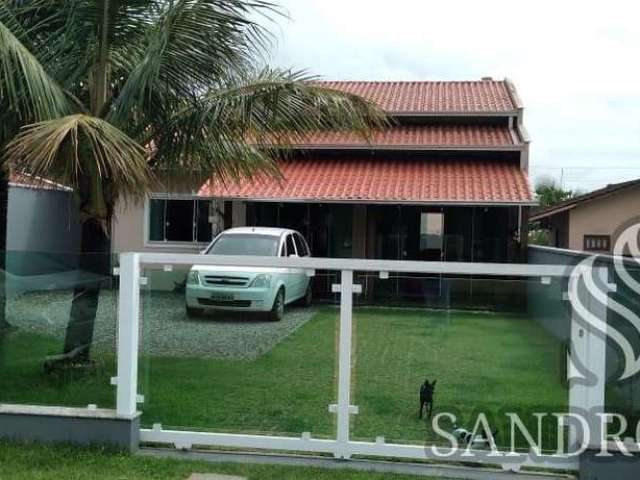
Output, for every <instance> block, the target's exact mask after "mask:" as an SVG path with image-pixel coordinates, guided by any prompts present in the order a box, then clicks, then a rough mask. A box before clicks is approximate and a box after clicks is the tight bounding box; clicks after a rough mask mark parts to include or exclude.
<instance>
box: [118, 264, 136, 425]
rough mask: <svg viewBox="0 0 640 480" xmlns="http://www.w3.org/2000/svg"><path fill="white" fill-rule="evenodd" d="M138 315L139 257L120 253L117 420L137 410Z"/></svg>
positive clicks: (129, 415)
mask: <svg viewBox="0 0 640 480" xmlns="http://www.w3.org/2000/svg"><path fill="white" fill-rule="evenodd" d="M139 314H140V258H139V254H137V253H123V254H121V255H120V290H119V295H118V335H117V344H118V376H117V377H116V385H117V397H116V413H117V414H118V416H121V417H132V416H134V415H135V414H136V411H137V393H138V337H139V323H140V320H139Z"/></svg>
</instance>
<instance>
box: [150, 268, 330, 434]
mask: <svg viewBox="0 0 640 480" xmlns="http://www.w3.org/2000/svg"><path fill="white" fill-rule="evenodd" d="M143 271H144V277H145V278H146V279H147V283H146V286H144V287H143V291H142V309H141V357H140V364H139V383H140V388H139V390H140V391H141V393H143V394H144V397H145V398H144V404H142V405H141V406H140V409H141V410H142V411H143V417H142V421H143V424H144V425H145V426H146V427H150V426H152V425H153V424H156V423H159V424H161V425H162V427H163V428H164V429H180V430H195V431H213V432H233V433H253V434H266V435H285V436H289V435H291V436H300V435H301V434H302V433H303V432H310V433H311V435H312V436H313V437H316V438H322V437H329V438H331V437H334V436H335V425H334V423H335V418H334V417H335V415H334V414H332V413H329V411H328V406H329V404H331V403H335V399H336V398H337V393H336V383H335V379H336V372H335V370H336V358H337V357H336V355H337V354H336V335H337V333H336V332H337V329H338V318H339V310H338V308H337V307H335V306H332V305H328V304H324V303H322V302H320V301H318V300H317V299H314V297H313V292H314V283H315V282H316V278H315V277H313V276H309V275H311V274H312V273H313V272H310V271H305V270H301V269H299V270H289V269H268V268H250V267H223V266H219V267H216V266H203V265H200V266H194V267H193V268H184V267H175V268H173V269H172V271H166V270H165V269H163V268H151V267H143ZM319 281H326V278H321V279H320V280H319ZM309 292H311V295H309ZM283 298H284V303H285V305H284V307H283V310H282V312H281V313H279V311H278V310H279V306H280V304H281V303H282V299H283Z"/></svg>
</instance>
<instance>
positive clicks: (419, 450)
mask: <svg viewBox="0 0 640 480" xmlns="http://www.w3.org/2000/svg"><path fill="white" fill-rule="evenodd" d="M140 440H141V441H142V442H148V443H165V444H166V443H169V444H174V445H175V446H176V448H182V449H190V448H191V447H192V446H193V445H206V446H210V447H226V448H246V449H259V450H284V451H298V452H306V453H329V454H334V455H337V454H338V453H339V452H340V450H341V448H342V447H344V446H345V445H344V444H341V442H339V441H336V440H323V439H316V438H311V437H310V436H309V435H308V434H303V436H302V437H299V438H296V437H279V436H263V435H244V434H233V433H209V432H187V431H177V430H163V429H162V428H161V426H159V425H156V426H155V428H153V429H141V430H140ZM346 446H347V447H348V449H349V451H350V452H351V453H352V454H353V455H365V456H371V457H397V458H403V459H415V460H436V461H441V462H447V463H448V462H465V463H473V464H479V465H503V466H504V467H505V468H507V469H519V468H521V467H533V468H545V469H552V470H577V469H578V467H579V464H578V459H577V458H575V457H574V458H569V457H565V456H557V455H540V456H535V455H533V454H524V453H523V454H516V455H509V456H507V455H506V452H503V453H502V454H501V455H500V456H495V454H492V452H491V451H487V450H470V451H469V453H472V454H473V455H472V456H468V455H467V450H465V449H459V450H457V451H456V452H453V451H452V450H451V449H447V448H445V447H443V448H439V451H440V452H441V453H442V454H444V455H447V454H448V455H449V456H448V457H447V458H443V457H440V456H437V455H435V454H434V452H432V451H431V449H430V448H428V447H425V445H402V444H393V443H385V442H384V441H381V442H375V443H374V442H356V441H349V442H347V443H346ZM492 455H494V456H492Z"/></svg>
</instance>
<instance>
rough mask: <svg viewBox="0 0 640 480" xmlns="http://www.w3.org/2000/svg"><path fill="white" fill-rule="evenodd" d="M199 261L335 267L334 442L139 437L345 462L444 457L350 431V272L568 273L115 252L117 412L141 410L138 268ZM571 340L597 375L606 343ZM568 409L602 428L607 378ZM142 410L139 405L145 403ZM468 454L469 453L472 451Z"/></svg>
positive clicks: (512, 466) (519, 463)
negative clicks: (337, 301) (324, 456)
mask: <svg viewBox="0 0 640 480" xmlns="http://www.w3.org/2000/svg"><path fill="white" fill-rule="evenodd" d="M194 264H198V265H216V266H223V265H224V266H235V267H276V268H297V269H307V270H309V271H315V270H337V271H340V272H341V282H340V284H338V285H334V286H333V291H334V292H339V294H340V324H339V342H338V345H339V347H338V389H337V392H338V394H337V399H336V402H335V404H332V405H328V406H327V408H328V409H329V411H330V412H332V413H335V414H336V416H337V434H336V437H335V439H330V440H327V439H316V438H312V437H311V436H310V435H309V434H308V433H303V434H302V435H301V436H300V437H283V436H261V435H244V434H227V433H206V432H195V431H176V430H165V429H163V428H162V426H161V425H154V428H152V429H143V430H142V431H141V441H142V442H154V443H167V444H173V445H175V446H176V447H177V448H190V447H191V446H193V445H207V446H214V447H228V448H242V449H266V450H281V451H296V452H317V453H325V454H332V455H334V456H335V457H336V458H340V459H349V458H350V457H352V456H354V455H364V456H369V457H397V458H402V459H414V460H430V459H437V460H442V457H441V456H440V455H438V456H436V455H435V454H434V452H432V451H431V449H429V448H426V447H425V446H421V445H405V444H391V443H386V442H385V440H384V438H382V437H378V438H377V439H376V441H375V442H362V441H354V440H352V439H351V435H350V431H349V428H350V417H351V416H352V415H354V414H357V413H358V407H357V406H356V405H352V402H351V399H350V392H351V375H352V372H351V360H352V359H351V355H352V310H353V294H354V293H357V292H359V291H361V287H360V286H359V285H355V284H354V283H353V276H354V272H363V271H364V272H376V273H378V274H379V275H380V277H381V278H385V277H386V276H387V275H388V273H389V272H403V273H408V272H411V273H419V274H448V275H452V274H458V275H473V276H480V275H481V276H487V277H505V276H507V277H519V278H529V279H531V278H537V279H538V281H540V282H542V283H548V282H549V281H550V279H551V278H553V277H567V276H568V275H569V274H570V272H569V270H568V269H567V268H566V267H563V266H556V265H523V264H481V263H457V262H456V263H446V262H409V261H404V262H401V261H379V260H347V259H324V258H292V257H290V258H270V257H245V256H242V257H224V256H223V257H221V256H216V257H213V256H204V255H177V254H150V253H126V254H122V255H121V257H120V293H119V295H120V296H119V319H118V373H117V377H116V378H114V379H113V380H112V382H113V383H114V384H116V385H117V413H118V415H119V416H121V417H131V416H133V415H135V413H136V411H137V410H138V401H139V400H141V398H140V396H139V395H138V391H137V386H138V378H137V375H138V338H139V329H140V319H139V316H140V311H139V305H140V284H141V277H140V272H141V268H143V267H146V266H155V267H164V268H165V270H170V269H171V268H173V267H174V266H183V267H188V266H191V265H194ZM601 308H602V309H603V310H602V311H601V312H600V314H601V315H600V316H601V318H603V319H604V318H606V315H605V311H606V305H605V306H602V307H601ZM571 337H572V344H573V351H572V352H571V355H572V357H573V358H574V359H578V360H579V361H580V363H581V364H582V365H584V366H585V367H587V368H589V369H590V370H591V371H592V372H596V373H597V374H600V373H601V374H602V375H604V373H603V370H602V369H603V368H604V363H605V358H604V355H605V350H604V340H603V339H602V338H601V337H599V336H598V335H596V334H595V332H592V331H590V330H589V328H587V327H585V326H584V325H583V324H580V323H578V322H577V320H576V318H575V315H574V316H573V318H572V326H571ZM569 405H570V411H576V412H577V411H580V412H590V416H589V418H590V419H592V421H590V423H591V425H592V427H593V429H595V430H594V431H597V429H598V428H599V427H598V425H599V422H600V419H599V418H597V415H596V413H598V411H601V410H602V408H603V405H604V379H602V380H601V381H599V382H596V383H595V384H594V385H590V386H589V385H582V384H579V383H576V382H574V381H571V382H570V393H569ZM143 407H144V406H143ZM571 432H572V433H571V436H570V443H571V442H578V441H580V440H581V439H580V438H578V436H579V434H578V432H577V431H576V430H575V429H573V430H572V431H571ZM439 450H440V454H442V453H445V454H446V457H447V458H446V459H447V460H448V461H464V462H467V463H478V464H493V465H496V464H498V465H502V466H503V468H504V469H508V470H516V471H517V470H519V469H520V468H521V467H537V468H547V469H559V470H567V469H577V458H575V457H571V456H560V455H536V454H535V453H534V452H533V451H532V452H529V453H528V454H524V453H508V454H507V453H506V452H504V453H499V454H496V453H495V452H493V453H492V452H490V451H485V450H477V451H472V452H468V451H464V450H463V451H445V450H446V449H439ZM469 453H471V455H469Z"/></svg>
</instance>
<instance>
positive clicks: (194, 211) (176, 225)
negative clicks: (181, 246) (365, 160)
mask: <svg viewBox="0 0 640 480" xmlns="http://www.w3.org/2000/svg"><path fill="white" fill-rule="evenodd" d="M210 205H211V202H210V201H208V200H182V199H180V200H178V199H160V198H152V199H150V200H149V218H148V220H147V221H148V222H149V223H148V227H149V229H148V231H149V238H148V239H149V241H152V242H189V243H194V242H199V243H208V242H210V241H211V239H212V237H213V235H212V233H213V232H212V228H211V223H210V221H209V208H210Z"/></svg>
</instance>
